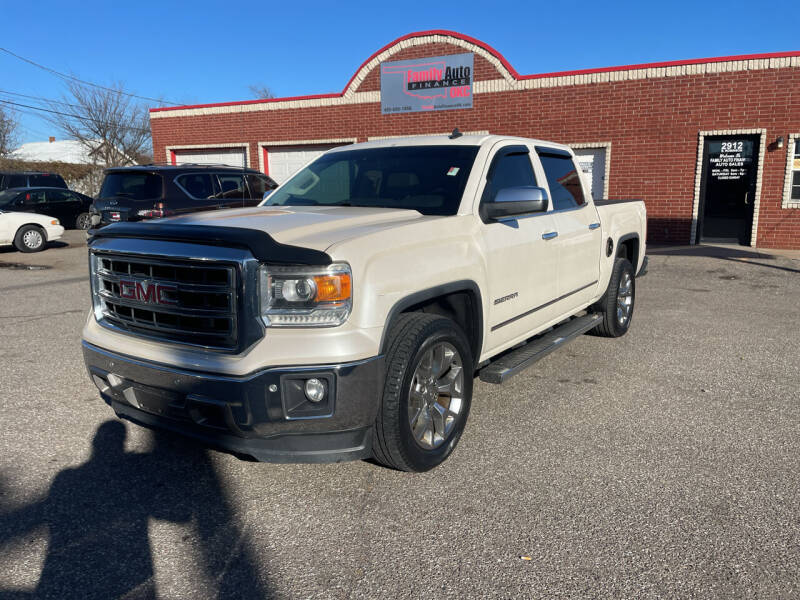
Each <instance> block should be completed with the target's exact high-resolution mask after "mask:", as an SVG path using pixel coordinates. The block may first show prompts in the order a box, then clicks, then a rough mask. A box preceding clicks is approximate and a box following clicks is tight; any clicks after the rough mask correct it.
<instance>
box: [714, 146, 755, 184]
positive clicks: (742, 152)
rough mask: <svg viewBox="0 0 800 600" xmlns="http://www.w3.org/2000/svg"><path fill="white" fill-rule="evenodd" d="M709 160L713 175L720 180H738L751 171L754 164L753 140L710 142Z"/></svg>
mask: <svg viewBox="0 0 800 600" xmlns="http://www.w3.org/2000/svg"><path fill="white" fill-rule="evenodd" d="M708 162H709V164H710V165H711V177H713V178H714V179H717V180H719V181H738V180H739V179H741V178H742V177H745V176H746V175H748V173H749V172H750V167H751V165H752V164H753V142H752V141H751V140H736V141H732V142H709V143H708Z"/></svg>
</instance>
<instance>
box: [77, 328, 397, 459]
mask: <svg viewBox="0 0 800 600" xmlns="http://www.w3.org/2000/svg"><path fill="white" fill-rule="evenodd" d="M83 357H84V361H85V362H86V366H87V369H88V371H89V375H90V377H91V378H92V380H93V381H94V383H95V385H96V386H97V388H98V389H99V390H100V395H101V396H102V398H103V400H105V402H106V403H107V404H109V405H110V406H111V407H112V408H113V409H114V411H115V412H116V413H117V415H118V416H120V417H123V418H126V419H129V420H131V421H134V422H136V423H139V424H141V425H144V426H147V427H154V428H162V429H168V430H171V431H175V432H177V433H180V434H183V435H186V436H189V437H192V438H195V439H197V440H200V441H202V442H203V443H206V444H208V445H210V446H214V447H218V448H222V449H224V450H228V451H231V452H235V453H238V454H245V455H249V456H252V457H253V458H255V459H257V460H261V461H266V462H339V461H344V460H356V459H360V458H367V457H369V456H371V454H372V425H373V423H374V422H375V415H376V412H377V406H378V401H379V399H380V397H381V395H382V388H383V378H384V361H383V357H380V356H379V357H375V358H371V359H368V360H363V361H358V362H352V363H345V364H334V365H321V366H318V367H317V366H303V367H285V368H284V367H276V368H267V369H264V370H261V371H258V372H256V373H253V374H250V375H247V376H243V377H231V376H227V375H215V374H211V373H201V372H195V371H188V370H182V369H176V368H174V367H171V366H169V365H163V364H158V363H153V362H149V361H142V360H138V359H135V358H132V357H128V356H124V355H121V354H116V353H113V352H108V351H106V350H103V349H101V348H98V347H97V346H94V345H92V344H89V343H87V342H85V341H84V342H83ZM311 377H316V378H318V379H321V380H322V381H324V382H325V386H326V389H327V392H328V393H327V395H326V398H325V400H323V401H322V402H320V403H318V404H313V403H310V402H308V401H307V400H306V399H305V396H304V395H302V382H303V381H304V380H305V379H307V378H311Z"/></svg>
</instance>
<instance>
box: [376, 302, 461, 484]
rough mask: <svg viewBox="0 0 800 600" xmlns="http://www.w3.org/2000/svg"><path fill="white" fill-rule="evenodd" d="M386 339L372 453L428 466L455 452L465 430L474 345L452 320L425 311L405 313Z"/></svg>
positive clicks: (409, 466) (405, 466) (406, 465)
mask: <svg viewBox="0 0 800 600" xmlns="http://www.w3.org/2000/svg"><path fill="white" fill-rule="evenodd" d="M387 339H388V341H389V344H388V352H387V353H386V382H385V384H384V391H383V397H382V398H381V401H380V405H379V407H378V415H377V417H376V419H375V437H374V441H373V456H374V458H375V460H377V461H378V462H380V463H382V464H384V465H386V466H387V467H391V468H395V469H399V470H401V471H416V472H421V471H428V470H429V469H432V468H434V467H435V466H437V465H439V464H441V463H442V462H443V461H444V460H445V459H446V458H447V457H448V456H450V454H451V453H452V452H453V450H454V449H455V447H456V444H458V440H459V439H460V438H461V433H462V432H463V430H464V425H465V424H466V421H467V416H468V415H469V408H470V403H471V400H472V379H473V372H474V370H473V363H472V354H471V352H470V347H469V344H468V342H467V339H466V337H465V336H464V333H463V332H462V331H461V329H460V328H459V327H458V325H456V324H455V323H454V322H453V321H451V320H450V319H447V318H444V317H440V316H437V315H431V314H425V313H406V314H402V315H400V317H399V319H398V320H397V321H396V322H395V324H394V325H393V327H392V329H391V331H390V332H389V336H388V338H387Z"/></svg>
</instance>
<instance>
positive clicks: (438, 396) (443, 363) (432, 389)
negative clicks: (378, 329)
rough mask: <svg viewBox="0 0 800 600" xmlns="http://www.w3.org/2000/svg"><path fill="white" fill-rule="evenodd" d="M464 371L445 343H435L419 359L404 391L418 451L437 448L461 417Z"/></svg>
mask: <svg viewBox="0 0 800 600" xmlns="http://www.w3.org/2000/svg"><path fill="white" fill-rule="evenodd" d="M463 385H464V368H463V366H462V365H461V356H460V355H459V353H458V351H457V350H456V349H455V347H454V346H453V345H452V344H450V343H449V342H439V343H437V344H435V345H434V346H433V347H432V348H430V349H429V350H428V351H427V352H425V353H424V354H423V355H422V356H421V357H420V359H419V362H418V363H417V366H416V368H415V370H414V375H413V377H412V378H411V386H410V389H409V390H408V423H409V426H410V427H411V433H412V435H413V437H414V439H415V440H416V442H417V444H419V445H420V446H421V447H422V448H424V449H427V450H432V449H434V448H437V447H439V446H441V445H442V444H443V443H444V442H445V441H446V440H447V438H448V436H449V435H450V433H451V432H452V431H453V428H454V427H455V424H456V422H457V420H458V418H459V416H460V414H461V406H462V393H463V392H462V389H463Z"/></svg>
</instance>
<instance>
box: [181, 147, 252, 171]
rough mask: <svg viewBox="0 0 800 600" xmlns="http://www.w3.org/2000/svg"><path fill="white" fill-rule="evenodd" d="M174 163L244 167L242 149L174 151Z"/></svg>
mask: <svg viewBox="0 0 800 600" xmlns="http://www.w3.org/2000/svg"><path fill="white" fill-rule="evenodd" d="M175 163H176V164H179V165H185V164H188V163H194V164H198V165H230V166H232V167H246V166H247V165H246V164H245V152H244V148H202V149H200V148H194V149H187V150H175Z"/></svg>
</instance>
